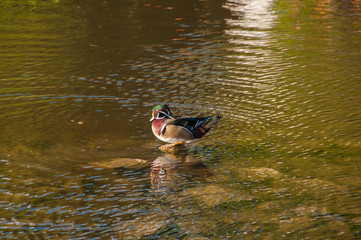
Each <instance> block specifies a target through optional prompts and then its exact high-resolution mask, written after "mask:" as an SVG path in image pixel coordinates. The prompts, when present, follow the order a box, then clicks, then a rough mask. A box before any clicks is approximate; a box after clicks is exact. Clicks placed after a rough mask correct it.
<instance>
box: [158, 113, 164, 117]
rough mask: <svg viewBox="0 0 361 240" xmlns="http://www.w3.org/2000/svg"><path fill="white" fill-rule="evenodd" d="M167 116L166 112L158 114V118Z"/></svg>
mask: <svg viewBox="0 0 361 240" xmlns="http://www.w3.org/2000/svg"><path fill="white" fill-rule="evenodd" d="M165 117H166V115H165V114H164V112H158V118H165Z"/></svg>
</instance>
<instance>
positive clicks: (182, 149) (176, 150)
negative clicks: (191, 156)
mask: <svg viewBox="0 0 361 240" xmlns="http://www.w3.org/2000/svg"><path fill="white" fill-rule="evenodd" d="M159 150H161V151H162V152H165V153H169V154H173V155H185V154H187V147H186V146H185V145H184V144H183V143H182V144H177V145H173V144H166V145H162V146H160V147H159Z"/></svg>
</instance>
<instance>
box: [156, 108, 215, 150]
mask: <svg viewBox="0 0 361 240" xmlns="http://www.w3.org/2000/svg"><path fill="white" fill-rule="evenodd" d="M219 120H220V117H219V116H215V117H201V118H188V117H185V118H177V117H173V115H172V112H171V111H170V109H169V107H168V106H167V105H165V104H163V105H158V106H155V107H154V108H153V110H152V118H151V119H150V121H151V122H152V131H153V133H154V135H155V136H156V137H157V138H158V139H160V140H162V141H164V142H167V143H173V144H181V143H184V142H191V141H193V140H196V139H199V138H201V137H203V136H204V135H205V134H206V133H207V132H208V131H209V129H211V128H212V127H213V126H214V125H216V123H217V122H218V121H219Z"/></svg>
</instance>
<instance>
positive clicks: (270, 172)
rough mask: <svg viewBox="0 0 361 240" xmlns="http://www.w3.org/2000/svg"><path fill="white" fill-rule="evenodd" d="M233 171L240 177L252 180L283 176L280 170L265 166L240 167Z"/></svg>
mask: <svg viewBox="0 0 361 240" xmlns="http://www.w3.org/2000/svg"><path fill="white" fill-rule="evenodd" d="M232 172H234V173H235V174H236V176H237V177H239V178H240V179H242V180H244V181H252V182H256V181H261V180H264V179H266V178H274V179H278V178H280V177H281V173H280V172H279V171H277V170H275V169H272V168H265V167H260V168H256V167H251V168H238V169H236V170H234V169H232Z"/></svg>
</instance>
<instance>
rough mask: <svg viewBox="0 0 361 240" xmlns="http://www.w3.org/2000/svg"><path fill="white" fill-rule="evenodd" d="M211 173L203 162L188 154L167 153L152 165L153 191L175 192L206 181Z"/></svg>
mask: <svg viewBox="0 0 361 240" xmlns="http://www.w3.org/2000/svg"><path fill="white" fill-rule="evenodd" d="M210 176H211V172H210V171H209V170H208V169H207V167H206V166H205V165H204V164H203V162H202V161H201V160H200V159H199V158H196V157H194V156H188V155H186V154H182V155H173V154H169V153H165V154H163V155H161V156H159V157H158V158H156V159H155V160H154V161H153V162H152V165H151V184H152V189H153V191H159V192H163V191H166V190H174V189H176V188H179V187H182V186H184V184H187V183H188V184H189V183H197V182H198V183H199V182H203V181H206V180H207V178H208V177H210Z"/></svg>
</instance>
